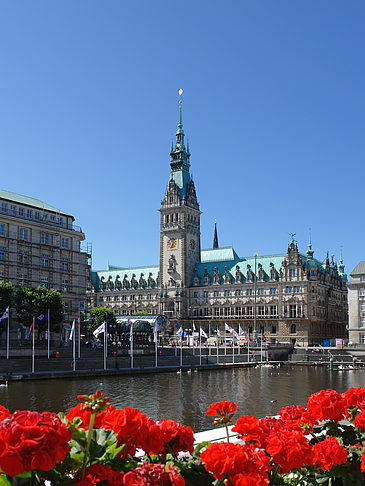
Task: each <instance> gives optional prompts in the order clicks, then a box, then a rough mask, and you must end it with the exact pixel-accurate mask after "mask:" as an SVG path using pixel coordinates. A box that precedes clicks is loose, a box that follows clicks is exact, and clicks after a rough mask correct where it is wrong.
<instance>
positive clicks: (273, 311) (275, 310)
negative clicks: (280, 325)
mask: <svg viewBox="0 0 365 486" xmlns="http://www.w3.org/2000/svg"><path fill="white" fill-rule="evenodd" d="M277 315H278V306H277V305H270V316H277Z"/></svg>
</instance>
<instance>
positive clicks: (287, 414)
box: [280, 405, 316, 431]
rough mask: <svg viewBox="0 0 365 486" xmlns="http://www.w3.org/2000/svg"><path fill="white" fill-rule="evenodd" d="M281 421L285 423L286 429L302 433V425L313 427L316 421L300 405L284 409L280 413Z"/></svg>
mask: <svg viewBox="0 0 365 486" xmlns="http://www.w3.org/2000/svg"><path fill="white" fill-rule="evenodd" d="M280 419H281V420H282V421H283V422H284V424H285V428H286V429H288V430H289V429H292V430H300V431H302V430H303V429H302V425H305V424H309V425H311V426H312V425H313V424H314V423H315V422H316V420H315V418H314V417H312V416H311V415H310V413H309V412H308V411H307V409H306V408H304V407H299V406H298V405H291V406H289V407H284V408H283V409H282V411H281V412H280Z"/></svg>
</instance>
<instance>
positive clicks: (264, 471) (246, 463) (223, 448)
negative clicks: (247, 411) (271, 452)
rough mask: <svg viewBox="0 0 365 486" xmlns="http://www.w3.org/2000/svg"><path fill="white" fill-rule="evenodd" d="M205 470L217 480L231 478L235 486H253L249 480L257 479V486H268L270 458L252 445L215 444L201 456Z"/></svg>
mask: <svg viewBox="0 0 365 486" xmlns="http://www.w3.org/2000/svg"><path fill="white" fill-rule="evenodd" d="M200 460H201V462H203V463H205V469H206V470H207V471H210V472H211V473H212V474H213V476H214V477H215V478H216V479H219V480H222V479H223V478H230V479H231V481H232V482H233V484H245V483H244V481H246V484H247V485H251V484H253V483H252V482H247V481H248V478H253V477H254V478H255V481H256V483H255V484H256V485H260V486H261V485H265V484H268V479H267V477H268V471H269V469H270V468H269V458H268V457H267V456H266V455H265V454H264V452H262V451H260V450H259V449H257V448H255V447H254V446H252V445H251V444H245V445H241V444H232V443H230V442H219V443H217V442H214V443H213V444H210V445H209V447H208V448H207V449H206V450H205V451H203V452H202V453H201V455H200Z"/></svg>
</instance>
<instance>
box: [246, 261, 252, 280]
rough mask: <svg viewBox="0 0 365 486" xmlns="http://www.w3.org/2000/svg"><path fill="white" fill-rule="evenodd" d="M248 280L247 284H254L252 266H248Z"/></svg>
mask: <svg viewBox="0 0 365 486" xmlns="http://www.w3.org/2000/svg"><path fill="white" fill-rule="evenodd" d="M246 279H247V282H253V272H252V270H251V265H247V274H246Z"/></svg>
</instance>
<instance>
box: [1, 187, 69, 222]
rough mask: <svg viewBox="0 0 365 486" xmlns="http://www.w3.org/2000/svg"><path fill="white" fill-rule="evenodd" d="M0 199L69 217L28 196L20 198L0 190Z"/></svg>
mask: <svg viewBox="0 0 365 486" xmlns="http://www.w3.org/2000/svg"><path fill="white" fill-rule="evenodd" d="M0 198H3V199H7V200H8V201H11V202H14V203H17V204H24V205H26V206H32V207H34V208H38V209H43V210H44V211H51V212H54V213H57V214H62V215H64V216H71V215H70V214H67V213H64V212H63V211H61V210H60V209H57V208H54V207H53V206H50V205H49V204H46V203H44V202H42V201H40V200H39V199H34V198H32V197H28V196H22V195H20V194H15V193H14V192H9V191H4V190H3V189H0ZM72 217H73V216H72Z"/></svg>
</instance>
